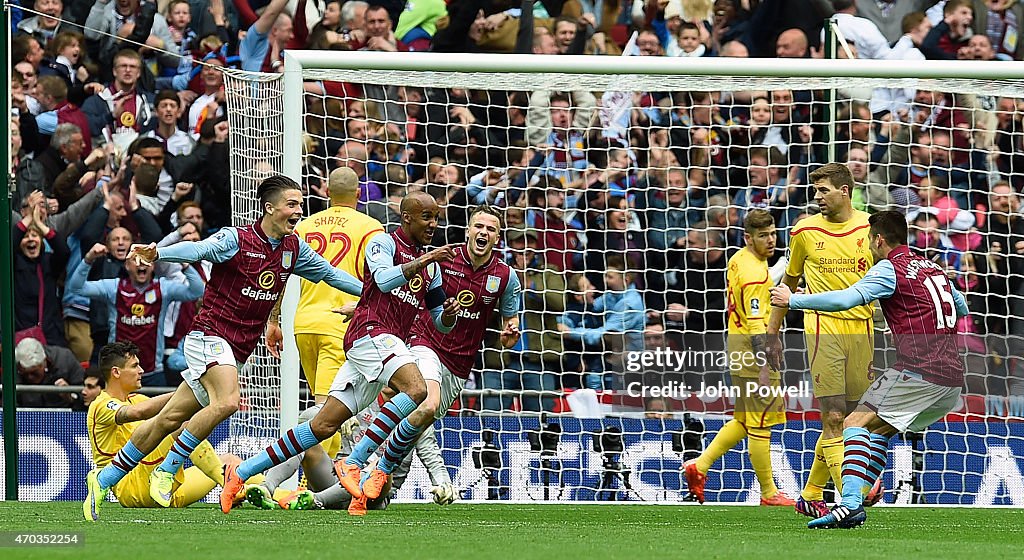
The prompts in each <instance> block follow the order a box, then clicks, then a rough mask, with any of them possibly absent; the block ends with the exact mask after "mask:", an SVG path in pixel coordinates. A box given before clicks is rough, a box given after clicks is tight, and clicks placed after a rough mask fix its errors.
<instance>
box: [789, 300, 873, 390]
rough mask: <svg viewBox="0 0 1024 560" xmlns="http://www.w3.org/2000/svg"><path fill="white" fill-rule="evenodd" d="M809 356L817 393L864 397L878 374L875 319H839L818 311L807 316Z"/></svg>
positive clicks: (812, 380)
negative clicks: (874, 361) (873, 365)
mask: <svg viewBox="0 0 1024 560" xmlns="http://www.w3.org/2000/svg"><path fill="white" fill-rule="evenodd" d="M804 336H805V337H806V339H807V359H808V362H809V363H810V369H811V382H812V384H813V387H814V395H815V396H816V397H818V398H821V397H839V396H842V397H845V398H846V400H847V402H857V401H860V397H861V395H863V394H864V391H866V390H867V388H868V386H869V385H871V381H872V379H874V375H873V373H872V372H871V362H872V359H873V358H874V352H875V337H874V325H873V324H872V321H871V319H836V318H835V317H829V316H826V315H819V314H817V313H808V314H807V315H805V316H804Z"/></svg>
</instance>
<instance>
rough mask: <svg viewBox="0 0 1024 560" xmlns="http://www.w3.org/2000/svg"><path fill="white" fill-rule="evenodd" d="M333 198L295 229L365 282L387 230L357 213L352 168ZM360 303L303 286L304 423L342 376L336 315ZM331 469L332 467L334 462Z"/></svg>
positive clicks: (298, 334) (268, 497) (330, 444)
mask: <svg viewBox="0 0 1024 560" xmlns="http://www.w3.org/2000/svg"><path fill="white" fill-rule="evenodd" d="M327 192H328V194H329V196H330V197H331V207H330V208H328V209H326V210H323V211H321V212H317V213H316V214H313V215H312V216H309V217H308V218H306V219H304V220H303V221H302V223H301V224H299V225H298V227H297V228H295V233H296V235H298V236H299V237H300V238H301V239H304V240H305V241H306V243H309V246H310V247H312V248H313V250H315V251H316V252H317V253H319V254H320V255H321V256H322V257H324V258H327V259H330V261H331V264H332V265H334V266H337V267H338V268H340V269H341V270H344V271H345V272H347V273H349V274H351V275H352V276H355V277H356V278H359V279H363V277H364V266H365V263H366V246H367V244H368V242H369V241H370V239H371V238H372V237H373V236H374V235H376V234H378V233H381V232H383V231H384V226H382V225H381V224H380V222H378V221H377V220H374V219H373V218H371V217H369V216H367V215H366V214H363V213H362V212H358V211H357V210H356V204H358V202H359V177H358V176H357V175H356V172H355V171H352V170H351V169H349V168H348V167H339V168H338V169H335V170H334V171H332V172H331V175H330V177H329V178H328V180H327ZM282 299H283V298H282ZM281 301H282V300H281V299H279V300H278V303H277V305H276V306H275V307H274V312H273V313H271V314H270V322H269V323H267V347H268V348H269V349H270V353H271V354H272V355H274V356H275V357H280V354H279V352H280V349H281V347H282V333H281V328H280V326H279V317H280V314H281ZM357 301H359V298H358V297H355V296H352V295H349V294H345V293H342V292H339V291H337V290H332V289H330V288H329V287H327V286H324V285H322V284H314V283H311V282H306V281H303V282H302V288H301V292H300V294H299V304H298V307H297V308H296V310H295V319H294V332H295V345H296V346H297V347H298V350H299V364H300V365H301V366H302V373H303V374H304V375H305V376H306V381H307V382H308V383H309V388H310V389H311V390H312V391H313V400H314V406H313V407H312V408H309V409H306V410H304V411H302V414H300V415H299V421H300V422H305V421H306V420H309V419H311V418H313V416H315V415H316V413H317V412H318V411H319V410H320V408H321V407H322V406H323V403H324V402H326V401H327V392H328V391H330V389H331V383H333V382H334V375H335V374H336V373H338V369H340V368H341V364H343V363H345V350H344V345H345V331H346V330H347V329H348V325H349V324H348V322H347V321H340V320H338V316H337V315H336V314H335V313H334V311H335V310H338V309H340V308H343V307H345V306H350V307H351V308H354V307H355V303H356V302H357ZM340 446H341V435H340V434H335V435H334V436H332V437H331V438H329V439H328V440H327V441H325V442H324V450H325V451H326V454H327V457H329V458H334V456H335V455H337V453H338V448H339V447H340ZM314 457H316V458H319V454H316V453H306V454H303V460H302V469H303V472H304V473H307V478H308V473H309V472H311V471H312V470H314V463H318V464H322V462H318V461H315V460H314ZM326 464H327V465H330V464H331V462H330V461H329V460H328V461H327V462H326ZM327 472H328V475H329V476H331V477H333V476H334V474H333V473H334V471H333V469H332V468H330V467H328V468H327ZM248 499H249V501H250V502H253V503H256V504H259V507H261V508H264V509H273V508H274V507H276V506H277V503H276V502H275V501H274V500H273V499H272V493H271V492H270V491H269V490H268V489H267V488H263V487H262V486H253V487H251V488H250V489H249V495H248Z"/></svg>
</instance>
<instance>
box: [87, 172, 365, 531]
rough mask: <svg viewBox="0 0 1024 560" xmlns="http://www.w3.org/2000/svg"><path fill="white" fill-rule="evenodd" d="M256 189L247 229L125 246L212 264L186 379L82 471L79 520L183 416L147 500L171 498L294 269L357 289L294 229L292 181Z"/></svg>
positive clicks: (231, 408) (234, 404) (296, 199)
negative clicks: (258, 214)
mask: <svg viewBox="0 0 1024 560" xmlns="http://www.w3.org/2000/svg"><path fill="white" fill-rule="evenodd" d="M256 195H257V197H258V198H259V200H260V203H261V205H262V207H263V216H262V218H260V220H258V221H257V222H255V223H253V224H252V225H250V226H247V227H244V228H235V227H228V228H224V229H222V230H220V231H219V232H217V233H216V234H214V235H212V236H210V237H209V238H207V239H205V240H203V241H198V242H183V243H178V244H175V245H172V246H170V247H161V248H160V249H159V250H158V249H157V247H156V244H150V245H146V246H140V245H136V246H133V247H132V250H131V252H130V253H129V255H128V258H134V259H138V260H139V261H140V262H146V263H153V262H156V261H157V260H162V261H166V262H178V263H183V262H188V263H192V262H197V261H200V260H208V261H210V262H213V263H214V266H213V271H212V274H211V279H210V282H209V283H207V285H206V295H205V298H204V301H203V308H202V309H201V310H200V311H199V314H198V315H197V316H196V319H195V322H194V323H193V329H194V330H193V331H192V332H190V333H189V334H188V336H187V337H186V339H185V344H184V350H185V360H186V363H187V364H188V368H187V369H186V370H185V371H184V372H182V375H183V376H184V377H185V381H184V382H183V383H182V384H181V385H180V386H179V387H178V390H177V391H176V392H175V393H174V395H173V396H172V397H171V398H170V401H169V402H168V403H167V405H166V406H164V407H163V409H161V410H160V413H159V414H157V415H156V416H155V417H154V418H152V419H150V420H148V421H146V422H145V423H144V424H142V425H141V426H139V427H138V429H136V430H135V432H134V433H133V434H132V438H131V440H130V441H129V442H128V443H127V444H126V445H125V446H124V447H123V448H122V449H121V450H120V451H118V453H117V456H116V457H115V458H114V460H113V461H112V462H111V463H110V465H107V466H106V467H105V468H103V469H102V470H100V469H95V470H93V471H90V472H89V474H88V476H87V477H86V485H87V486H88V497H87V498H86V501H85V504H84V512H85V517H86V519H87V520H90V521H95V520H96V519H98V518H99V511H98V507H99V503H100V500H101V499H102V497H103V495H104V494H105V493H106V490H107V489H109V488H112V487H113V486H114V485H115V484H117V483H118V482H119V481H120V480H121V479H122V478H124V477H125V476H126V475H127V474H128V473H129V472H130V471H131V470H132V469H133V468H134V467H135V466H136V465H137V464H138V463H139V461H141V460H142V458H143V457H145V456H146V455H147V454H149V453H150V452H152V451H153V450H154V449H156V447H157V445H159V443H160V441H161V440H162V439H163V438H164V437H165V436H167V435H168V434H170V433H172V432H174V431H175V430H177V429H178V428H179V427H181V425H182V424H183V423H184V422H185V421H186V420H187V421H188V427H187V428H186V429H184V430H182V431H181V433H180V435H178V437H177V438H175V440H174V445H172V446H171V450H170V451H169V452H168V453H167V457H166V459H165V460H164V462H163V463H161V465H160V466H159V467H157V468H156V470H154V471H153V474H152V475H151V476H150V495H151V496H152V497H153V500H154V501H156V502H157V503H158V504H160V505H162V506H164V507H167V506H169V505H170V503H171V491H172V487H173V483H174V475H175V474H176V473H177V472H178V470H179V469H180V468H181V465H182V463H184V462H185V458H186V457H188V456H189V454H191V453H192V451H193V450H194V449H195V448H196V446H197V445H199V442H201V441H202V440H204V439H206V438H207V437H208V436H209V435H210V433H211V432H213V429H214V428H215V427H216V426H217V425H218V424H220V423H221V422H222V421H224V420H225V419H227V418H228V417H229V416H231V415H232V414H234V412H235V411H236V410H238V398H239V391H238V364H239V363H245V362H246V361H247V360H248V359H249V355H250V354H252V351H253V350H254V349H255V348H256V344H257V343H258V342H259V339H260V336H261V335H262V334H263V329H264V327H265V325H266V322H267V317H268V316H269V315H270V311H271V309H272V308H273V306H274V302H275V301H277V298H278V297H279V296H280V294H281V291H282V289H283V288H284V285H285V282H286V281H287V280H288V277H289V276H290V275H291V274H292V273H295V274H298V275H299V276H301V277H303V278H305V279H307V280H310V281H315V282H320V281H324V282H327V283H328V284H330V285H331V286H334V287H335V288H337V289H339V290H342V291H344V292H347V293H351V294H358V293H360V291H361V289H362V285H361V284H360V283H359V281H358V280H356V279H355V278H353V277H352V276H350V275H349V274H346V273H345V272H342V271H340V270H337V269H335V268H334V267H332V266H331V264H330V263H329V262H327V261H326V260H324V259H323V257H321V256H320V255H317V254H316V252H315V251H313V250H312V249H311V248H310V247H309V245H307V244H306V242H305V241H302V240H300V239H299V238H298V237H296V236H295V235H294V234H293V231H294V229H295V226H296V224H298V222H299V220H300V219H301V217H302V191H300V190H299V185H298V184H297V183H295V181H292V180H291V179H289V178H288V177H285V176H283V175H274V176H271V177H268V178H267V179H264V181H263V182H262V183H260V186H259V188H257V190H256ZM235 493H237V489H236V491H235ZM233 496H234V494H231V496H229V497H228V496H226V499H228V500H230V499H231V498H233Z"/></svg>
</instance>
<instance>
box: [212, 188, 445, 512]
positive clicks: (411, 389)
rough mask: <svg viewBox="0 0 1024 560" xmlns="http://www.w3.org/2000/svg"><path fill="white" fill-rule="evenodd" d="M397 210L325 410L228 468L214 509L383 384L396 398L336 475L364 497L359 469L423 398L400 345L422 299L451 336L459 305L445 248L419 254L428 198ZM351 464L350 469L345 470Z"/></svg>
mask: <svg viewBox="0 0 1024 560" xmlns="http://www.w3.org/2000/svg"><path fill="white" fill-rule="evenodd" d="M401 212H402V226H401V227H400V228H399V229H397V230H395V231H394V232H393V233H391V234H385V233H378V234H377V235H376V236H374V237H373V239H371V240H370V243H369V244H368V245H367V248H366V268H367V269H368V271H369V274H368V275H367V278H366V284H365V285H364V286H363V292H362V294H361V295H360V298H359V304H358V305H357V306H356V312H355V316H354V317H353V319H352V324H351V325H350V326H349V328H348V332H347V333H345V357H346V360H345V363H344V364H343V365H342V366H341V369H339V370H338V373H337V375H336V376H335V378H334V383H333V384H332V385H331V390H330V391H329V393H328V397H327V401H326V402H324V406H323V408H321V409H320V411H319V412H318V413H317V414H316V416H315V417H313V419H312V420H310V421H308V422H305V423H303V424H300V425H298V426H296V427H295V428H292V429H290V430H288V431H287V432H286V433H285V434H284V436H282V437H281V439H279V440H278V441H277V442H276V443H274V444H273V445H271V446H270V447H268V448H266V449H265V450H263V451H262V452H261V453H259V454H258V455H256V456H254V457H251V458H249V459H247V460H246V461H243V462H242V464H241V465H238V468H237V469H236V468H234V467H233V466H231V465H228V467H227V468H226V469H225V476H224V489H225V491H224V493H223V494H222V496H224V498H223V499H222V500H221V504H220V505H221V510H222V511H223V512H224V513H228V512H230V511H231V507H232V503H231V499H230V497H229V496H230V495H231V494H232V493H237V492H238V490H239V489H241V487H242V485H243V481H244V480H245V479H246V478H248V477H250V476H252V475H254V474H256V473H261V472H263V471H265V470H267V469H268V468H270V467H272V466H274V465H279V464H281V463H283V462H285V461H287V460H288V459H290V458H291V457H294V456H296V455H298V454H299V453H301V452H303V451H305V450H307V449H309V448H311V447H313V446H314V445H316V444H318V443H320V442H321V441H323V440H325V439H327V438H328V437H331V436H332V435H333V434H334V433H335V432H337V431H338V427H339V426H341V424H342V422H344V421H346V420H348V419H349V418H351V417H352V415H353V414H355V413H357V412H359V411H361V410H363V409H364V408H366V407H367V406H368V405H369V404H370V403H371V402H373V400H374V399H376V398H377V396H378V395H379V394H380V392H381V390H382V389H383V388H384V387H387V386H390V387H391V388H392V389H394V390H395V392H396V393H397V394H396V395H395V397H394V398H393V399H391V401H389V402H388V403H387V404H385V405H384V406H383V407H382V408H381V414H380V415H379V416H378V417H377V419H376V420H375V421H374V424H373V425H372V426H371V427H370V429H369V430H367V432H366V436H365V437H363V438H362V439H361V440H360V442H359V444H358V445H357V446H356V449H354V450H353V452H352V455H351V456H350V459H349V460H350V461H351V458H352V456H355V455H357V454H358V458H357V459H356V460H355V461H353V462H351V463H348V462H347V463H345V467H346V468H345V470H344V471H343V472H341V473H339V477H338V478H339V479H340V480H341V481H342V483H343V484H342V485H343V486H345V489H346V490H348V491H349V493H350V494H351V495H352V496H353V498H362V497H363V494H362V491H361V490H360V488H359V477H360V474H359V470H360V469H361V468H362V466H364V465H365V464H366V461H367V459H368V458H369V456H370V454H372V453H373V452H374V451H375V450H376V449H377V447H378V446H379V445H380V444H382V443H384V441H385V440H386V439H387V437H388V435H389V434H390V433H391V431H392V430H394V429H395V426H396V425H398V423H399V422H401V421H402V420H403V419H404V418H405V417H407V416H408V415H409V414H411V413H412V412H413V411H414V410H416V407H417V406H419V404H420V403H421V402H423V400H424V399H425V398H426V396H427V388H426V385H425V384H424V382H423V376H422V375H421V374H420V371H419V369H418V368H417V367H416V358H415V357H414V356H413V355H412V352H410V350H409V348H408V346H406V343H405V340H406V338H408V335H409V329H411V328H412V325H413V324H414V323H415V322H416V321H417V320H418V316H419V311H420V308H421V306H423V305H424V302H425V303H426V307H427V309H429V310H430V314H431V316H432V318H433V320H432V323H433V325H434V327H435V328H437V329H438V330H440V331H442V332H449V331H451V330H452V328H453V327H454V326H455V321H456V315H457V313H458V311H459V304H458V303H457V302H456V301H455V298H446V296H445V293H444V290H443V289H442V288H441V282H442V280H441V271H440V267H439V266H438V265H437V262H439V261H444V260H448V259H451V258H452V256H453V252H452V249H451V247H448V246H445V247H439V248H437V249H434V250H432V251H430V252H425V251H424V249H423V247H424V245H426V244H428V243H430V240H431V238H432V237H433V236H434V230H435V229H436V228H437V220H438V215H439V213H440V210H439V209H438V207H437V202H436V201H435V200H434V199H433V197H431V196H429V195H428V194H426V193H423V192H416V193H411V194H409V195H408V196H406V197H405V198H404V199H403V200H402V205H401ZM350 466H351V469H354V471H351V472H350V469H349V467H350ZM350 478H351V479H354V480H348V479H350ZM346 481H347V483H346ZM353 501H355V500H353Z"/></svg>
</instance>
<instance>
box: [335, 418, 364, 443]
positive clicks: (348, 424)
mask: <svg viewBox="0 0 1024 560" xmlns="http://www.w3.org/2000/svg"><path fill="white" fill-rule="evenodd" d="M358 429H359V419H358V418H356V417H355V416H353V417H352V418H349V419H348V420H346V421H345V422H344V423H343V424H342V425H341V426H338V433H339V434H341V437H343V438H351V437H352V434H354V433H356V430H358Z"/></svg>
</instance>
